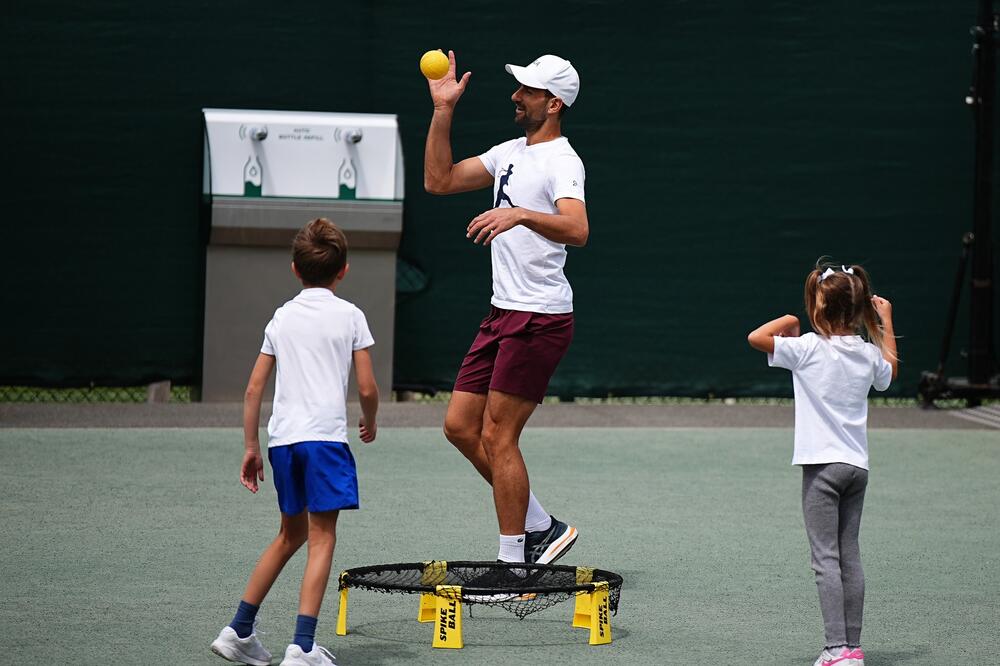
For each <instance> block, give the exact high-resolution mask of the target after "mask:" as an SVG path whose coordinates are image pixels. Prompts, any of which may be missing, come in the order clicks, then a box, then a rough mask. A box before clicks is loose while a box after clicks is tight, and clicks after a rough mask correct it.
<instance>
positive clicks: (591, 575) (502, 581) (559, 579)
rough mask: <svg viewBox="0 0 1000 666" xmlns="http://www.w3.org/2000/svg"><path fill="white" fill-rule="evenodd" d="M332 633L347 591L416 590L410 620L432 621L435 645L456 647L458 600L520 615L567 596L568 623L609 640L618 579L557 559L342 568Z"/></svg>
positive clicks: (342, 615) (340, 624)
mask: <svg viewBox="0 0 1000 666" xmlns="http://www.w3.org/2000/svg"><path fill="white" fill-rule="evenodd" d="M339 587H340V612H339V614H338V616H337V635H338V636H345V635H347V593H348V590H349V589H351V588H355V589H361V590H369V591H372V592H383V593H388V594H419V595H420V607H419V610H418V611H417V621H419V622H433V623H434V625H435V628H434V641H433V646H434V647H436V648H460V647H462V646H463V641H462V605H463V604H470V605H472V604H481V605H484V606H497V607H500V608H503V609H504V610H506V611H508V612H511V613H513V614H514V615H516V616H517V617H518V618H519V619H522V620H523V619H524V618H525V617H527V616H528V615H531V614H532V613H537V612H538V611H541V610H545V609H546V608H549V607H550V606H554V605H556V604H558V603H560V602H563V601H568V600H569V599H574V600H575V604H574V609H573V626H574V627H579V628H583V629H588V630H589V631H590V644H591V645H604V644H607V643H610V642H611V616H612V615H615V614H617V612H618V601H619V599H620V597H621V589H622V577H621V576H619V575H618V574H616V573H612V572H610V571H603V570H601V569H591V568H588V567H569V566H560V565H556V564H521V563H508V562H450V561H448V562H446V561H443V560H432V561H429V562H412V563H407V564H378V565H375V566H369V567H358V568H356V569H348V570H347V571H344V572H343V573H341V574H340V585H339Z"/></svg>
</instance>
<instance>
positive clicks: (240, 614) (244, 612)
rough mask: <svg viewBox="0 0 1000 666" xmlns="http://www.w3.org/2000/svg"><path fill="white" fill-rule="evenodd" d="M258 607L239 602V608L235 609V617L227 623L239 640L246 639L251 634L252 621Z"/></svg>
mask: <svg viewBox="0 0 1000 666" xmlns="http://www.w3.org/2000/svg"><path fill="white" fill-rule="evenodd" d="M259 609H260V606H254V605H253V604H248V603H247V602H245V601H242V600H241V601H240V607H239V608H237V609H236V617H234V618H233V621H232V622H230V623H229V626H230V627H232V628H233V631H235V632H236V635H237V636H239V637H240V638H246V637H247V636H249V635H250V634H252V633H253V621H254V618H256V617H257V611H258V610H259Z"/></svg>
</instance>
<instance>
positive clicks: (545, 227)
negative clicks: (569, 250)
mask: <svg viewBox="0 0 1000 666" xmlns="http://www.w3.org/2000/svg"><path fill="white" fill-rule="evenodd" d="M556 208H558V209H559V212H558V213H539V212H538V211H534V210H528V209H526V208H493V209H491V210H488V211H486V212H485V213H483V214H482V215H479V216H477V217H475V218H474V219H473V220H472V222H470V223H469V227H468V229H467V230H466V234H465V235H466V237H468V238H471V239H472V242H473V243H480V242H481V243H483V245H489V244H490V241H492V240H493V239H494V238H496V237H497V236H499V235H500V234H502V233H503V232H505V231H508V230H510V229H513V228H514V227H516V226H517V225H522V226H525V227H527V228H528V229H531V230H532V231H534V232H535V233H537V234H540V235H541V236H544V237H545V238H547V239H549V240H550V241H552V242H554V243H565V244H566V245H573V246H576V247H583V246H584V245H586V244H587V238H588V237H589V236H590V222H589V221H588V219H587V206H586V204H584V203H583V202H582V201H580V200H579V199H570V198H564V199H559V200H558V201H556Z"/></svg>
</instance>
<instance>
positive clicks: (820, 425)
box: [767, 333, 892, 469]
mask: <svg viewBox="0 0 1000 666" xmlns="http://www.w3.org/2000/svg"><path fill="white" fill-rule="evenodd" d="M767 362H768V364H769V365H771V366H772V367H778V368H786V369H788V370H791V371H792V384H793V386H794V387H795V453H794V455H793V456H792V464H793V465H816V464H824V463H834V462H841V463H847V464H849V465H854V466H855V467H860V468H862V469H868V433H867V428H868V390H869V389H870V388H871V387H872V386H874V387H875V390H876V391H884V390H886V389H887V388H889V382H890V381H892V366H891V365H889V362H888V361H886V360H885V359H884V358H882V353H881V352H880V351H879V349H878V347H876V346H875V345H873V344H871V343H870V342H865V341H864V340H863V339H862V338H861V336H858V335H834V336H831V337H829V338H825V337H823V336H821V335H816V334H815V333H806V334H805V335H803V336H801V337H798V338H782V337H776V338H774V353H773V354H768V357H767Z"/></svg>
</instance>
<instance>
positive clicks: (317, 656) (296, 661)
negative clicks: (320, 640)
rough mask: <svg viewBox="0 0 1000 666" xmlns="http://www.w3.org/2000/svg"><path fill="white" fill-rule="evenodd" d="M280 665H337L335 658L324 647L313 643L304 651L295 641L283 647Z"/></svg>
mask: <svg viewBox="0 0 1000 666" xmlns="http://www.w3.org/2000/svg"><path fill="white" fill-rule="evenodd" d="M281 666H337V658H336V657H334V656H333V653H332V652H330V651H329V650H327V649H326V648H325V647H322V646H320V645H317V644H316V643H313V649H312V650H310V651H309V652H304V651H303V650H302V648H300V647H299V646H298V645H296V644H295V643H292V644H291V645H289V646H288V647H287V648H286V649H285V658H284V659H282V660H281Z"/></svg>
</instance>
